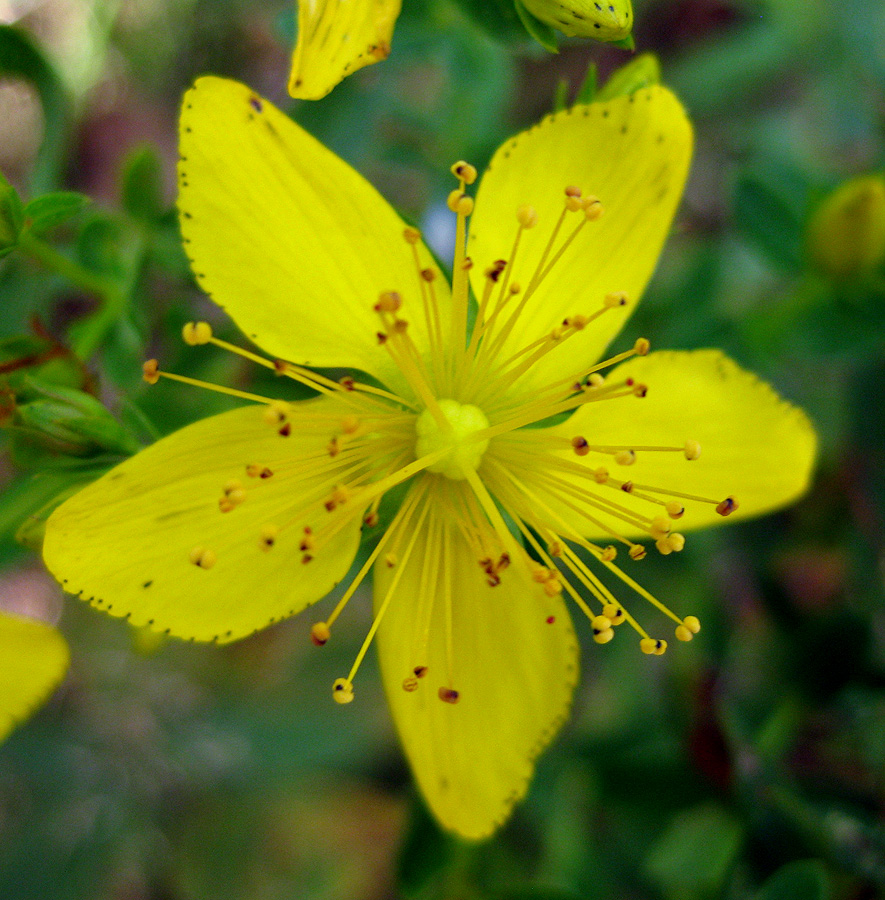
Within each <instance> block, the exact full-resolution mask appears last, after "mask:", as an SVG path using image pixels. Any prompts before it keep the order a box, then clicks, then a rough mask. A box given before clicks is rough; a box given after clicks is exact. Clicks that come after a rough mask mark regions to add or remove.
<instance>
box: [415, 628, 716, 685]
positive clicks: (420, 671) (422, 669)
mask: <svg viewBox="0 0 885 900" xmlns="http://www.w3.org/2000/svg"><path fill="white" fill-rule="evenodd" d="M698 627H699V628H700V626H698ZM412 672H413V673H414V675H415V677H416V678H424V676H425V675H427V666H415V668H414V669H412Z"/></svg>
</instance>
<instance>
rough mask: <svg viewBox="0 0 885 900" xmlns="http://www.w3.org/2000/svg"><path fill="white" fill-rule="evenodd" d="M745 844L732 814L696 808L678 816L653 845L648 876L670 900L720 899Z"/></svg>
mask: <svg viewBox="0 0 885 900" xmlns="http://www.w3.org/2000/svg"><path fill="white" fill-rule="evenodd" d="M742 843H743V828H742V827H741V824H740V822H738V821H737V820H736V819H735V818H734V817H733V816H732V815H731V814H729V813H728V812H726V811H725V810H724V809H722V808H721V807H719V806H714V805H712V804H709V805H708V804H704V805H702V806H696V807H693V808H691V809H687V810H684V811H683V812H680V813H679V814H678V815H676V816H675V817H674V818H673V820H672V821H671V822H670V824H669V825H668V826H667V828H666V829H665V830H664V832H663V833H662V834H661V835H660V836H659V837H658V839H657V840H656V841H655V843H654V844H653V845H652V848H651V850H650V852H649V854H648V857H647V858H646V862H645V868H646V873H647V874H648V877H649V878H650V879H651V880H652V881H653V882H654V883H655V884H657V885H658V887H659V888H660V889H661V890H662V891H663V893H664V895H665V896H667V897H673V898H680V900H691V898H698V900H700V898H707V897H710V898H712V897H719V896H721V889H722V887H723V885H724V883H725V879H726V877H727V876H728V873H729V871H730V869H731V867H732V865H733V864H734V862H735V859H736V858H737V855H738V853H739V852H740V849H741V844H742Z"/></svg>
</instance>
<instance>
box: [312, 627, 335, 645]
mask: <svg viewBox="0 0 885 900" xmlns="http://www.w3.org/2000/svg"><path fill="white" fill-rule="evenodd" d="M330 637H332V630H331V629H330V628H329V626H328V625H327V624H326V623H325V622H314V624H313V625H311V626H310V640H311V642H312V643H313V645H314V646H315V647H322V646H324V645H325V643H326V641H328V640H329V638H330Z"/></svg>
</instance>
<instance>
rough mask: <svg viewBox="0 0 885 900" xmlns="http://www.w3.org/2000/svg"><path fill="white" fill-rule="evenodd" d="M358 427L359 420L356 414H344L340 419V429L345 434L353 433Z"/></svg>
mask: <svg viewBox="0 0 885 900" xmlns="http://www.w3.org/2000/svg"><path fill="white" fill-rule="evenodd" d="M359 427H360V420H359V419H358V418H357V417H356V416H344V418H343V419H342V420H341V430H342V431H343V432H344V433H345V434H353V433H354V432H355V431H356V430H357V428H359Z"/></svg>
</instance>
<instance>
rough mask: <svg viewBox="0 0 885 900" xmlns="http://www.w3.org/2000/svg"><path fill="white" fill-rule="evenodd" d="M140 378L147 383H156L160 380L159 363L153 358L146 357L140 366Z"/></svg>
mask: <svg viewBox="0 0 885 900" xmlns="http://www.w3.org/2000/svg"><path fill="white" fill-rule="evenodd" d="M141 374H142V378H144V380H145V381H146V382H147V383H148V384H156V383H157V382H158V381H159V380H160V364H159V363H158V362H157V360H155V359H148V360H146V361H145V363H144V364H143V365H142V367H141Z"/></svg>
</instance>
